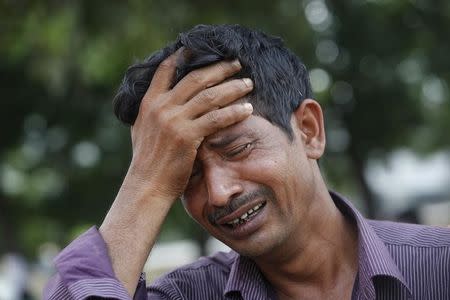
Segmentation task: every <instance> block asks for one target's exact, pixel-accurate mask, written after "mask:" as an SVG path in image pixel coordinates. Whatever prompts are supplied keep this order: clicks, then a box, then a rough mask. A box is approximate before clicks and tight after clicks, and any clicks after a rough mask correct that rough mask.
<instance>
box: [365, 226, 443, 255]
mask: <svg viewBox="0 0 450 300" xmlns="http://www.w3.org/2000/svg"><path fill="white" fill-rule="evenodd" d="M368 222H369V224H370V225H371V226H372V228H373V229H374V231H375V232H376V234H377V235H378V236H379V237H380V238H381V239H382V240H383V242H384V243H385V244H390V245H398V246H402V245H403V246H410V247H416V248H417V247H424V248H437V247H444V248H450V228H446V227H438V226H426V225H417V224H408V223H397V222H390V221H375V220H370V221H368Z"/></svg>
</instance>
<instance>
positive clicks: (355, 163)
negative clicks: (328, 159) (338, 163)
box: [349, 143, 378, 219]
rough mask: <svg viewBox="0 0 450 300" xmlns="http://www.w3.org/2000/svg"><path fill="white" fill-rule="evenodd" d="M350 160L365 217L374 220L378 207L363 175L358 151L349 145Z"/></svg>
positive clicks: (363, 162)
mask: <svg viewBox="0 0 450 300" xmlns="http://www.w3.org/2000/svg"><path fill="white" fill-rule="evenodd" d="M349 153H350V159H351V161H352V167H353V172H354V174H355V179H356V181H357V183H358V184H359V187H360V189H361V192H362V196H363V199H364V201H365V206H366V215H367V217H368V218H371V219H374V218H376V217H377V216H378V205H377V200H376V197H375V195H374V193H373V192H372V190H371V188H370V186H369V184H368V182H367V178H366V175H365V173H364V170H365V167H366V166H365V161H364V160H363V159H362V158H361V156H360V155H359V154H358V151H356V149H355V145H354V144H353V143H350V147H349Z"/></svg>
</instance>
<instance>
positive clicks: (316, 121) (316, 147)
mask: <svg viewBox="0 0 450 300" xmlns="http://www.w3.org/2000/svg"><path fill="white" fill-rule="evenodd" d="M293 117H294V118H295V123H296V126H297V129H298V133H300V137H301V140H302V142H303V145H304V147H305V152H306V155H307V157H308V158H311V159H319V158H320V157H321V156H322V155H323V153H324V151H325V143H326V138H325V126H324V123H323V113H322V108H321V107H320V104H319V103H317V101H315V100H312V99H305V100H303V101H302V103H301V105H300V106H299V107H298V108H297V109H296V110H295V111H294V113H293Z"/></svg>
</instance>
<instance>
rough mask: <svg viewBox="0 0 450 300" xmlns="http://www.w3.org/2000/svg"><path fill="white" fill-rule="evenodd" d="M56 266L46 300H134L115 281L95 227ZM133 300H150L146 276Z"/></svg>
mask: <svg viewBox="0 0 450 300" xmlns="http://www.w3.org/2000/svg"><path fill="white" fill-rule="evenodd" d="M54 263H55V266H56V271H57V274H56V275H55V276H54V277H53V278H52V279H50V281H49V282H48V283H47V286H46V288H45V290H44V299H47V300H56V299H70V300H81V299H87V298H94V299H97V298H100V299H102V298H107V299H117V300H125V299H126V300H128V299H131V297H130V296H129V294H128V292H127V291H126V290H125V287H124V286H123V285H122V283H121V282H120V281H119V280H118V279H117V278H116V277H115V275H114V271H113V268H112V264H111V260H110V258H109V255H108V251H107V248H106V244H105V241H104V240H103V238H102V236H101V235H100V233H99V232H98V230H97V228H95V227H92V228H91V229H89V230H88V231H87V232H85V233H84V234H82V235H81V236H79V237H78V238H77V239H76V240H74V241H73V242H72V243H71V244H70V245H69V246H67V247H66V248H65V249H64V250H63V251H61V253H60V254H59V255H58V256H57V257H56V258H55V260H54ZM134 299H136V300H147V292H146V283H145V279H144V276H141V278H140V280H139V283H138V286H137V289H136V293H135V296H134ZM154 299H155V298H154Z"/></svg>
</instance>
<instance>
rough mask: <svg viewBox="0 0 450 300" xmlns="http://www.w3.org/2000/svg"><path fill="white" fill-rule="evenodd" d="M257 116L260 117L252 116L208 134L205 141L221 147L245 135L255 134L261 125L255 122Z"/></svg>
mask: <svg viewBox="0 0 450 300" xmlns="http://www.w3.org/2000/svg"><path fill="white" fill-rule="evenodd" d="M255 118H259V117H257V116H250V117H248V118H247V119H245V120H243V121H241V122H238V123H236V124H234V125H231V126H228V127H226V128H224V129H220V130H219V131H217V132H215V133H213V134H211V135H209V136H207V137H206V138H205V141H204V142H205V143H206V144H208V145H210V146H213V147H220V146H224V145H226V144H229V143H231V142H233V141H234V140H236V139H238V138H240V137H243V136H254V135H256V134H257V133H258V131H259V126H258V124H257V122H255V121H256V120H255Z"/></svg>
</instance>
